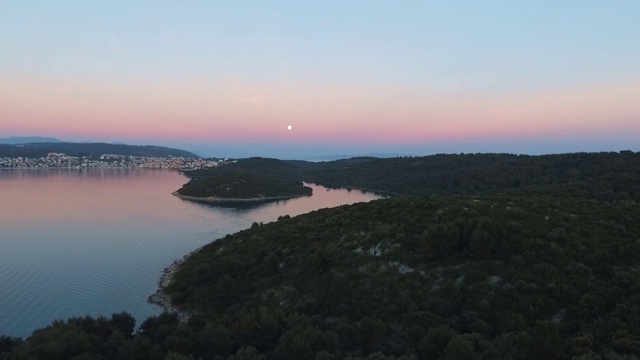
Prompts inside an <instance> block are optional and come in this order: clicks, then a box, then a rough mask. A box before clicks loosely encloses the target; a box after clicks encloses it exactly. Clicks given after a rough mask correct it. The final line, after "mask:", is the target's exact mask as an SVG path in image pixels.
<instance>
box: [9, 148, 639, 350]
mask: <svg viewBox="0 0 640 360" xmlns="http://www.w3.org/2000/svg"><path fill="white" fill-rule="evenodd" d="M238 172H243V173H247V174H261V175H262V176H274V177H278V178H280V179H287V180H296V181H307V182H318V183H321V184H325V185H333V186H348V187H355V188H368V189H377V190H381V191H387V192H393V193H395V194H397V195H398V196H395V197H393V198H389V199H384V200H377V201H372V202H369V203H361V204H355V205H349V206H341V207H338V208H333V209H323V210H319V211H314V212H312V213H309V214H305V215H301V216H297V217H294V218H290V217H288V216H282V217H281V218H280V219H279V220H278V221H277V222H273V223H268V224H258V223H254V224H253V226H252V227H251V228H250V229H246V230H244V231H241V232H239V233H236V234H231V235H228V236H226V237H224V238H223V239H218V240H216V241H214V242H212V243H211V244H209V245H207V246H205V247H203V248H202V249H201V250H200V251H198V252H196V253H195V254H193V255H192V256H190V257H189V258H188V259H187V260H186V261H185V262H184V263H182V265H181V266H179V268H178V269H177V271H176V272H175V274H174V276H173V277H172V279H171V281H170V282H169V283H168V285H167V286H166V288H165V289H164V290H165V292H166V294H168V295H169V296H170V298H171V299H172V301H173V303H174V304H175V305H176V306H177V307H178V308H180V309H181V310H182V311H186V312H188V313H189V314H190V315H191V316H190V318H189V320H188V321H187V322H180V321H179V319H178V317H177V315H175V314H169V313H165V314H163V315H160V316H155V317H151V318H149V319H147V320H146V321H144V322H143V323H142V324H141V326H140V328H139V329H138V330H134V329H135V327H134V321H133V318H132V317H131V316H130V315H128V314H126V313H123V314H114V315H112V316H111V317H109V318H107V317H104V318H98V319H94V318H88V317H85V318H73V319H68V320H64V321H56V322H54V323H53V324H52V325H50V326H49V327H47V328H44V329H40V330H36V331H35V332H34V333H33V335H32V336H31V337H29V338H27V339H15V338H9V337H2V338H0V359H24V358H48V359H70V358H86V359H89V358H104V359H110V358H123V359H124V358H141V359H162V358H166V359H370V360H374V359H375V360H378V359H636V358H638V356H640V341H639V340H638V339H640V305H639V304H640V285H639V284H640V207H639V205H638V201H639V200H640V153H634V152H631V151H622V152H619V153H613V152H610V153H578V154H560V155H545V156H518V155H509V154H459V155H434V156H426V157H406V158H394V159H376V158H355V159H347V160H339V161H334V162H327V163H307V162H300V161H280V160H274V159H262V158H251V159H240V160H238V161H237V163H235V164H228V165H225V166H220V167H219V168H216V169H214V170H207V171H196V172H192V173H190V174H189V175H190V176H191V177H192V178H193V179H198V178H199V179H202V180H204V179H206V178H208V177H215V176H221V175H222V174H225V173H229V174H231V173H238ZM212 240H213V239H212Z"/></svg>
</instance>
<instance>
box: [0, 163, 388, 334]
mask: <svg viewBox="0 0 640 360" xmlns="http://www.w3.org/2000/svg"><path fill="white" fill-rule="evenodd" d="M187 181H188V179H187V178H186V177H185V176H184V175H181V174H179V173H177V172H173V171H160V170H124V169H123V170H100V169H88V170H0V334H4V335H11V336H21V337H25V336H28V335H30V334H31V332H32V331H33V330H34V329H36V328H40V327H44V326H47V325H48V324H50V323H51V322H52V321H53V320H55V319H66V318H68V317H71V316H84V315H91V316H98V315H106V316H110V315H111V314H112V313H114V312H120V311H127V312H129V313H131V314H132V315H134V316H135V317H136V319H137V321H138V324H139V323H140V322H141V321H142V320H144V319H145V318H147V317H148V316H150V315H154V314H158V313H159V312H160V311H161V309H160V308H159V307H157V306H154V305H151V304H149V303H147V298H148V296H149V295H151V294H153V293H154V292H155V291H156V290H157V286H158V279H159V278H160V276H161V274H162V270H163V269H164V268H166V267H167V266H169V265H170V264H171V263H173V261H175V260H177V259H180V258H182V257H183V256H184V255H185V254H187V253H189V252H191V251H193V250H194V249H196V248H198V247H200V246H202V245H204V244H207V243H209V242H211V241H213V240H215V239H218V238H220V237H223V236H225V235H226V234H229V233H234V232H237V231H239V230H242V229H245V228H248V227H249V226H251V224H252V223H253V222H270V221H274V220H276V219H277V218H278V216H283V215H290V216H295V215H299V214H303V213H307V212H310V211H313V210H317V209H321V208H325V207H334V206H339V205H342V204H350V203H355V202H362V201H370V200H374V199H377V198H379V196H377V195H375V194H372V193H363V192H361V191H358V190H346V189H335V190H328V189H326V188H324V187H321V186H317V185H313V184H310V185H309V186H311V187H312V188H313V190H314V194H313V196H311V197H302V198H296V199H291V200H286V201H277V202H273V203H268V204H261V205H259V206H256V207H249V208H247V207H244V208H233V207H216V206H211V205H207V204H202V203H195V202H191V201H187V200H182V199H180V198H178V197H175V196H173V195H171V192H173V191H175V190H177V189H178V188H180V187H181V186H182V184H184V183H185V182H187Z"/></svg>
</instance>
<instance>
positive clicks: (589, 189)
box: [189, 151, 640, 201]
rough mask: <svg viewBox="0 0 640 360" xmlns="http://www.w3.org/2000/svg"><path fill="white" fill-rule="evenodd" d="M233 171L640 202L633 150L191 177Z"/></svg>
mask: <svg viewBox="0 0 640 360" xmlns="http://www.w3.org/2000/svg"><path fill="white" fill-rule="evenodd" d="M235 171H242V172H263V171H265V172H268V173H270V174H273V175H276V176H280V177H286V178H293V179H297V180H303V181H308V182H318V183H321V184H325V185H331V186H339V187H345V186H347V187H356V188H366V189H376V190H380V191H385V192H390V193H397V194H402V195H417V194H474V193H497V192H504V191H525V192H528V193H537V194H540V193H546V194H553V195H554V196H557V195H561V196H565V195H570V196H581V197H589V198H594V199H601V200H616V199H617V200H625V199H634V200H636V201H638V200H640V153H634V152H632V151H621V152H619V153H616V152H608V153H573V154H557V155H544V156H530V155H511V154H459V155H456V154H447V155H445V154H442V155H431V156H424V157H404V158H391V159H378V158H353V159H345V160H337V161H331V162H319V163H312V162H304V161H283V160H276V159H262V158H250V159H241V160H238V162H237V163H235V164H229V165H228V166H223V167H219V168H213V169H209V170H199V171H195V172H192V173H190V174H189V175H191V176H194V177H202V176H205V177H206V176H210V175H212V174H219V173H224V172H235Z"/></svg>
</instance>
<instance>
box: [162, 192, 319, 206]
mask: <svg viewBox="0 0 640 360" xmlns="http://www.w3.org/2000/svg"><path fill="white" fill-rule="evenodd" d="M171 195H173V196H177V197H179V198H181V199H184V200H191V201H198V202H204V203H211V204H234V203H256V204H259V203H264V202H270V201H278V200H289V199H295V198H299V197H303V196H311V194H300V195H285V196H272V197H257V198H219V197H214V196H210V197H199V196H189V195H181V194H179V193H178V192H177V191H174V192H172V193H171Z"/></svg>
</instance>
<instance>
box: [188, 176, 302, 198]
mask: <svg viewBox="0 0 640 360" xmlns="http://www.w3.org/2000/svg"><path fill="white" fill-rule="evenodd" d="M177 193H178V194H179V195H185V196H193V197H199V198H207V197H215V198H221V199H226V198H236V199H255V198H269V197H286V196H303V195H311V188H310V187H306V186H303V184H302V182H301V181H296V180H289V179H280V178H274V177H270V176H261V175H254V174H249V173H242V172H237V173H228V174H220V175H215V176H212V177H208V178H195V179H193V180H192V181H190V182H189V183H187V184H185V185H184V186H182V188H180V189H179V190H178V191H177Z"/></svg>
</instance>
